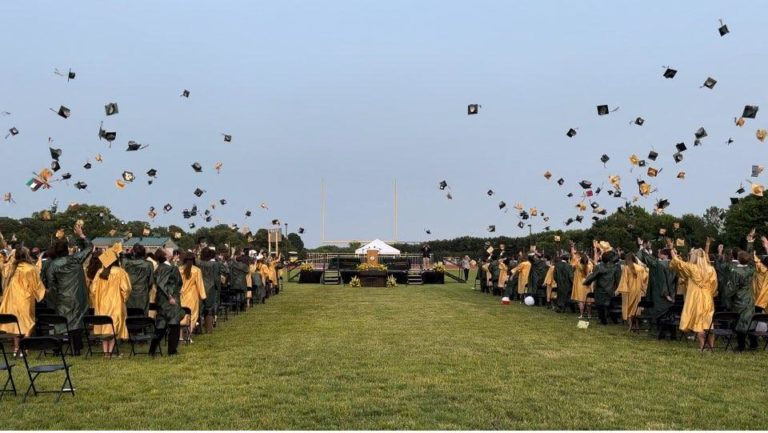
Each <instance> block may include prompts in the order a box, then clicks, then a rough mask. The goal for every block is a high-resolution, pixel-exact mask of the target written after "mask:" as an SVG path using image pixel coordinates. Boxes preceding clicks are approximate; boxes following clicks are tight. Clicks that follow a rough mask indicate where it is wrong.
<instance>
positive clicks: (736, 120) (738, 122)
mask: <svg viewBox="0 0 768 433" xmlns="http://www.w3.org/2000/svg"><path fill="white" fill-rule="evenodd" d="M746 122H747V121H746V120H744V118H743V117H739V118H736V117H734V118H733V123H735V124H736V126H738V127H739V128H741V127H742V126H744V124H745V123H746Z"/></svg>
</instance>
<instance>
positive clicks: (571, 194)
mask: <svg viewBox="0 0 768 433" xmlns="http://www.w3.org/2000/svg"><path fill="white" fill-rule="evenodd" d="M565 196H566V197H568V198H571V197H573V193H572V192H569V193H568V194H566V195H565Z"/></svg>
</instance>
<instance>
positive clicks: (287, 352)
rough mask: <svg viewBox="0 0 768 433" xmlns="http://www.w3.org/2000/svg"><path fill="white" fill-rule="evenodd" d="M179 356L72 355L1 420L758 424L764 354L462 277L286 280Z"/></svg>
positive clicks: (79, 425)
mask: <svg viewBox="0 0 768 433" xmlns="http://www.w3.org/2000/svg"><path fill="white" fill-rule="evenodd" d="M593 326H594V324H593ZM181 353H182V354H181V355H180V356H178V357H175V358H171V359H169V358H167V357H165V358H161V359H154V360H152V359H147V358H146V357H137V358H123V359H116V360H113V361H105V360H103V359H99V358H94V359H74V360H73V362H74V367H73V374H74V383H75V387H76V388H77V395H76V396H75V397H74V398H73V397H71V396H68V395H66V396H64V397H62V401H61V402H60V403H58V404H55V403H53V400H54V396H51V395H46V396H41V397H37V398H34V397H33V398H31V400H30V401H29V402H28V403H26V404H22V403H21V397H10V398H9V397H5V398H3V400H2V401H0V408H1V410H2V413H3V414H4V416H3V423H2V425H3V429H692V428H695V429H765V428H768V411H766V410H765V403H764V402H765V396H766V389H765V379H764V376H763V374H764V373H765V371H766V366H768V354H763V353H760V354H756V355H755V354H743V355H737V354H734V353H727V354H725V353H715V354H703V355H702V354H701V353H699V351H698V350H696V349H695V348H694V346H693V344H687V343H677V342H675V343H673V342H657V341H655V340H652V339H650V338H648V337H647V336H645V335H629V334H627V333H626V331H625V329H624V327H623V326H609V327H599V326H596V327H590V328H589V329H587V330H578V329H576V319H575V316H572V315H557V314H554V313H552V312H550V311H547V310H544V309H543V308H540V307H524V306H521V305H510V306H502V305H499V303H498V300H497V299H496V298H493V297H491V296H487V295H481V294H480V293H478V292H474V291H472V290H470V289H469V288H468V286H467V285H466V284H446V285H444V286H410V287H407V286H402V287H398V288H396V289H383V288H382V289H370V288H369V289H360V288H350V287H338V286H314V285H289V286H288V287H287V290H285V293H283V294H281V295H279V296H277V297H276V298H273V299H270V301H269V302H268V304H267V305H263V306H258V307H256V308H254V309H252V310H250V311H249V312H248V313H246V314H245V315H240V316H237V317H234V318H232V319H231V320H229V321H228V322H223V323H221V324H220V326H219V328H218V329H217V331H216V333H215V334H214V335H213V336H198V337H197V338H195V343H194V344H192V345H191V346H187V347H185V346H182V347H181ZM15 373H16V374H15V377H16V378H17V384H18V386H19V387H20V388H21V389H22V390H23V389H25V388H26V385H27V383H28V382H27V380H26V375H25V372H24V370H23V367H21V368H19V367H18V366H17V368H16V372H15ZM48 383H49V384H51V382H48ZM56 384H58V380H57V382H56Z"/></svg>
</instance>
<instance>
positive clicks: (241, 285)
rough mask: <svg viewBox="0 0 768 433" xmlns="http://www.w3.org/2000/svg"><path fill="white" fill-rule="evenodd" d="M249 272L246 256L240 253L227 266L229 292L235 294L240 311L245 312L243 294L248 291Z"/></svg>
mask: <svg viewBox="0 0 768 433" xmlns="http://www.w3.org/2000/svg"><path fill="white" fill-rule="evenodd" d="M249 272H250V268H249V266H248V256H246V255H245V254H242V253H241V254H239V255H237V258H235V260H233V261H232V262H230V264H229V281H230V284H231V287H230V290H232V291H233V292H235V293H236V294H237V302H238V304H239V305H240V311H245V309H246V306H247V304H246V302H247V300H246V298H245V292H247V291H248V274H249Z"/></svg>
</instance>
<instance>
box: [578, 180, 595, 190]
mask: <svg viewBox="0 0 768 433" xmlns="http://www.w3.org/2000/svg"><path fill="white" fill-rule="evenodd" d="M579 185H580V186H581V187H582V188H584V189H590V188H592V182H590V181H588V180H582V181H581V182H579Z"/></svg>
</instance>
